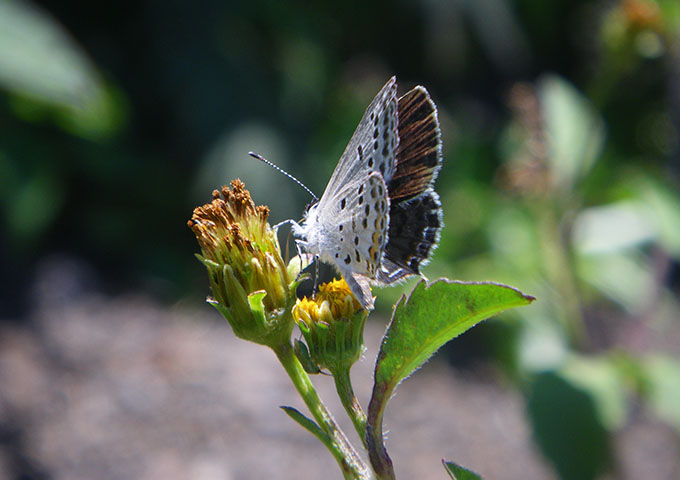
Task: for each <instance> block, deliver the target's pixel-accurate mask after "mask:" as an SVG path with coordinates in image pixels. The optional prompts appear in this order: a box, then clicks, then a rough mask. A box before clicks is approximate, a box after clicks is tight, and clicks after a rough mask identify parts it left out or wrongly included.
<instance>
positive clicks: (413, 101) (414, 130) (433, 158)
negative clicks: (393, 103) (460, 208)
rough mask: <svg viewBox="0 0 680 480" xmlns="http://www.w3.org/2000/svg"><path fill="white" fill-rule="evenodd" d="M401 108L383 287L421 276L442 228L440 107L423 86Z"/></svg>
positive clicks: (401, 101) (389, 186)
mask: <svg viewBox="0 0 680 480" xmlns="http://www.w3.org/2000/svg"><path fill="white" fill-rule="evenodd" d="M398 105H399V111H398V118H399V127H398V128H399V146H398V148H397V157H396V171H395V173H394V175H393V176H392V177H391V179H390V180H389V182H388V184H387V189H388V191H389V196H390V228H389V233H388V238H389V241H388V243H387V244H386V245H385V249H384V253H383V258H382V262H381V268H380V272H379V274H378V282H379V283H382V284H390V283H393V282H395V281H397V280H399V279H400V278H403V277H404V276H407V275H412V274H419V273H420V266H421V265H422V264H424V263H425V262H427V260H428V258H429V256H430V254H431V252H432V250H433V249H434V248H435V247H436V245H437V243H438V242H439V232H440V230H441V228H442V226H443V224H442V213H441V202H440V201H439V195H437V193H436V192H435V191H434V185H433V184H434V181H435V179H436V178H437V174H438V173H439V169H440V168H441V163H442V144H441V133H440V130H439V120H438V118H437V107H436V106H435V104H434V102H433V101H432V99H431V98H430V95H429V94H428V92H427V90H426V89H425V88H423V87H421V86H418V87H416V88H414V89H413V90H411V91H410V92H408V93H407V94H405V95H404V96H403V97H401V98H400V99H399V103H398Z"/></svg>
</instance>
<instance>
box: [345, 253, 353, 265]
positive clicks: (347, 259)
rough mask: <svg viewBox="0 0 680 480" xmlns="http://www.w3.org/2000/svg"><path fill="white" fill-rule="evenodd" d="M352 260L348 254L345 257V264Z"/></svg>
mask: <svg viewBox="0 0 680 480" xmlns="http://www.w3.org/2000/svg"><path fill="white" fill-rule="evenodd" d="M351 261H352V259H351V258H350V256H349V255H347V256H346V257H345V264H347V265H349V262H351Z"/></svg>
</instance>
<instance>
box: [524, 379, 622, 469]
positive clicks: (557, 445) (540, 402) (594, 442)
mask: <svg viewBox="0 0 680 480" xmlns="http://www.w3.org/2000/svg"><path fill="white" fill-rule="evenodd" d="M598 408H599V407H598V402H597V399H596V398H595V397H594V395H593V393H592V392H591V391H589V390H587V389H584V388H582V387H581V386H580V385H577V384H575V383H574V382H572V381H571V379H569V378H568V377H566V376H565V375H564V374H563V373H562V372H561V371H558V370H555V371H545V372H542V373H540V374H538V375H536V376H535V377H534V378H533V379H532V382H531V384H530V388H529V391H528V398H527V413H528V415H529V419H530V420H531V425H532V429H533V437H534V439H535V441H536V443H537V445H538V446H539V448H540V449H541V451H542V452H543V455H545V457H546V458H547V459H548V460H550V462H551V463H552V464H553V466H554V468H555V470H556V472H557V477H558V478H560V479H572V478H574V479H576V478H578V479H579V480H595V479H596V478H600V475H601V474H602V473H603V472H604V471H606V470H607V468H608V466H609V464H610V461H611V444H610V436H609V432H608V431H607V428H606V425H604V424H603V418H602V416H601V413H600V412H599V411H598Z"/></svg>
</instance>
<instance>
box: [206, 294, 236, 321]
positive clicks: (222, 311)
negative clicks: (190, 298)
mask: <svg viewBox="0 0 680 480" xmlns="http://www.w3.org/2000/svg"><path fill="white" fill-rule="evenodd" d="M206 302H208V305H212V306H213V307H215V310H217V311H218V312H220V314H221V315H222V316H223V317H224V318H226V319H227V322H229V324H230V325H231V324H233V322H234V316H233V315H232V314H231V310H229V308H227V307H225V306H224V305H222V304H221V303H219V302H218V301H217V300H215V299H214V298H208V299H207V300H206Z"/></svg>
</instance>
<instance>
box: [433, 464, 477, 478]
mask: <svg viewBox="0 0 680 480" xmlns="http://www.w3.org/2000/svg"><path fill="white" fill-rule="evenodd" d="M442 463H443V464H444V468H446V473H448V474H449V476H450V477H451V478H452V479H453V480H482V477H481V476H480V475H477V474H476V473H475V472H473V471H470V470H468V469H467V468H464V467H461V466H460V465H457V464H455V463H453V462H447V461H446V460H442Z"/></svg>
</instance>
